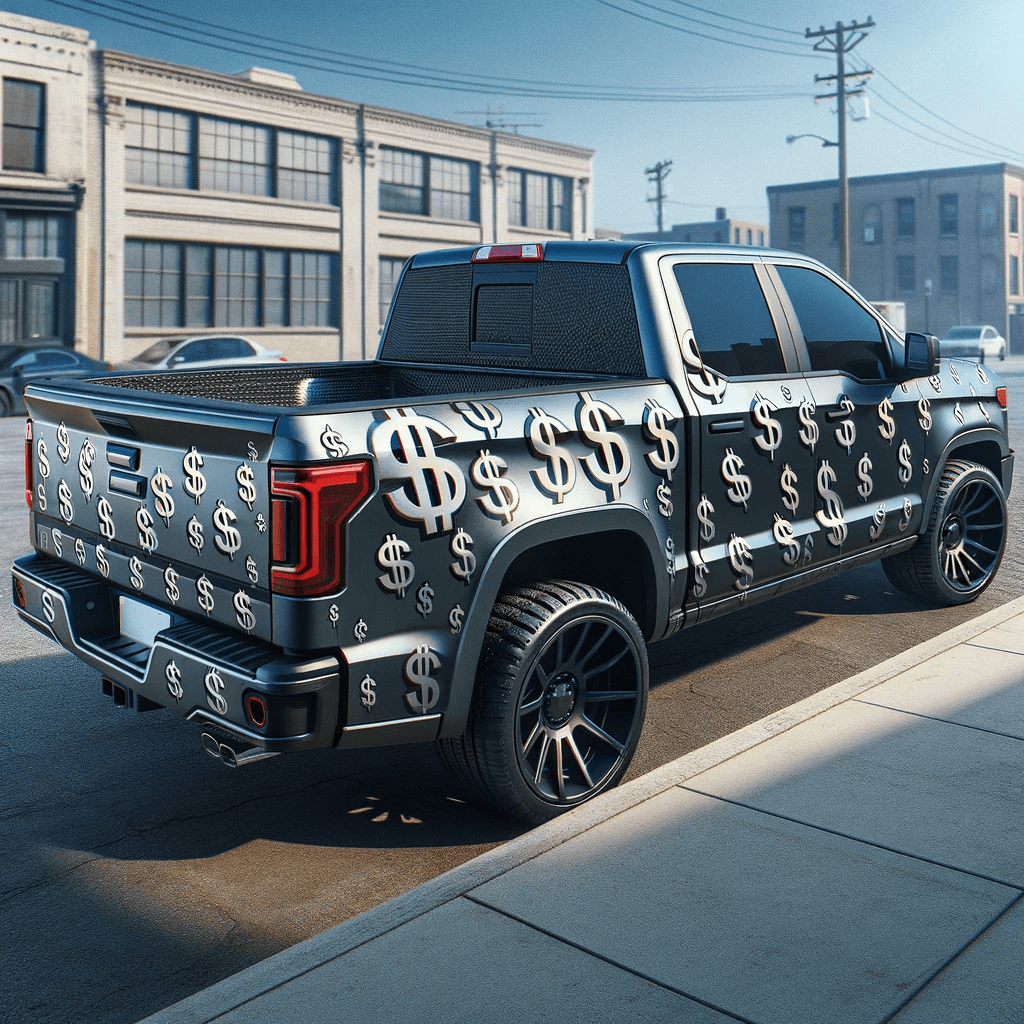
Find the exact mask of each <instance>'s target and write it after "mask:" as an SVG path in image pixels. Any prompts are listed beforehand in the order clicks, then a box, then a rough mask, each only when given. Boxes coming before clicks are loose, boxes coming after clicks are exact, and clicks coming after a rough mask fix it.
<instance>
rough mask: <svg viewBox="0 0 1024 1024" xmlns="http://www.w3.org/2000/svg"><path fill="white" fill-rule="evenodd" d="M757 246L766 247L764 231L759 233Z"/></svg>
mask: <svg viewBox="0 0 1024 1024" xmlns="http://www.w3.org/2000/svg"><path fill="white" fill-rule="evenodd" d="M757 244H758V245H764V232H763V231H758V233H757Z"/></svg>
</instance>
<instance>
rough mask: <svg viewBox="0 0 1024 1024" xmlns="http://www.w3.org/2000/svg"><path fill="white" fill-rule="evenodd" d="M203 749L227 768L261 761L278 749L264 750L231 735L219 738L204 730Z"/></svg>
mask: <svg viewBox="0 0 1024 1024" xmlns="http://www.w3.org/2000/svg"><path fill="white" fill-rule="evenodd" d="M202 743H203V750H205V751H206V752H207V753H208V754H209V755H210V756H211V757H215V758H216V759H217V760H218V761H220V762H221V763H222V764H225V765H227V766H228V768H240V767H241V766H242V765H243V764H250V763H251V762H253V761H262V760H263V759H264V758H267V757H274V756H275V755H276V754H277V753H278V751H276V750H264V749H263V748H262V747H257V746H255V745H253V744H251V743H245V742H243V741H242V740H236V739H234V738H233V737H225V738H221V737H218V736H215V735H214V734H213V733H212V732H204V733H203V735H202Z"/></svg>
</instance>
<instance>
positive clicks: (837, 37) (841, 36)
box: [804, 15, 875, 280]
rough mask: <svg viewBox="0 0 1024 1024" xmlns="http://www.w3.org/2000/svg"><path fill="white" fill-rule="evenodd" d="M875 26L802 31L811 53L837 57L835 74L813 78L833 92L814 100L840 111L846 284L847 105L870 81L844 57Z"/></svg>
mask: <svg viewBox="0 0 1024 1024" xmlns="http://www.w3.org/2000/svg"><path fill="white" fill-rule="evenodd" d="M874 26H875V23H874V21H872V19H871V17H870V15H869V16H868V20H867V21H865V22H863V23H857V22H854V23H853V24H852V25H844V24H843V23H842V22H841V21H837V22H836V27H835V28H825V26H824V25H822V26H821V28H819V29H818V31H817V32H812V31H811V30H810V29H805V31H804V38H806V39H817V40H818V41H817V42H816V43H815V44H814V49H815V50H819V51H821V52H822V53H834V54H835V55H836V73H835V74H834V75H815V76H814V81H815V82H816V83H820V82H835V83H836V91H835V92H830V93H826V94H825V95H823V96H816V97H815V99H816V100H830V99H833V98H834V99H835V100H836V103H837V105H838V107H839V111H838V115H839V273H840V274H841V275H842V276H843V278H845V279H846V280H849V278H850V180H849V177H848V175H847V170H846V101H847V99H848V98H849V97H851V96H860V95H862V94H863V92H864V83H865V82H866V81H867V80H868V79H869V78H870V77H871V75H872V72H871V71H850V72H847V70H846V62H845V59H844V58H845V56H846V54H848V53H849V52H850V50H852V49H853V48H854V47H855V46H856V45H857V44H858V43H859V42H860V41H861V40H862V39H863V38H864V37H865V36H866V35H867V32H866V31H865V29H869V28H874ZM848 78H850V79H853V80H854V83H853V84H854V88H853V89H849V90H848V89H847V88H846V80H847V79H848Z"/></svg>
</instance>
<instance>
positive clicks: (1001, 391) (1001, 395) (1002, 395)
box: [996, 387, 1006, 409]
mask: <svg viewBox="0 0 1024 1024" xmlns="http://www.w3.org/2000/svg"><path fill="white" fill-rule="evenodd" d="M996 401H997V402H998V403H999V404H1000V406H1002V408H1004V409H1005V408H1006V388H1005V387H1002V388H996Z"/></svg>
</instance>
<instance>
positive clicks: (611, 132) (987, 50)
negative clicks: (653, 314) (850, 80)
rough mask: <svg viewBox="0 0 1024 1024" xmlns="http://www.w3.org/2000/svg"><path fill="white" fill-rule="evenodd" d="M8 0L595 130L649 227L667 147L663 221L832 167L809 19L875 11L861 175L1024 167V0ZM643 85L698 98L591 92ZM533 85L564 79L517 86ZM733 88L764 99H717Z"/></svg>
mask: <svg viewBox="0 0 1024 1024" xmlns="http://www.w3.org/2000/svg"><path fill="white" fill-rule="evenodd" d="M0 2H2V6H3V7H4V8H5V9H6V10H9V11H14V12H17V13H20V14H26V15H30V16H33V17H37V18H45V19H47V20H50V21H57V22H61V23H63V24H69V25H76V26H79V27H83V28H86V29H87V30H88V31H89V32H90V34H91V36H92V37H93V39H94V40H95V41H96V44H97V46H98V47H99V48H101V49H117V50H125V51H128V52H131V53H138V54H143V55H146V56H151V57H156V58H160V59H163V60H169V61H174V62H178V63H182V64H190V65H193V66H197V67H203V68H211V69H213V70H218V71H225V72H233V71H238V70H241V69H244V68H248V67H251V66H253V65H256V66H260V67H272V68H277V69H279V70H282V71H288V72H290V73H292V74H294V75H295V76H296V78H297V79H298V80H299V82H300V84H301V85H302V87H303V88H304V89H306V90H307V91H309V92H316V93H323V94H326V95H331V96H338V97H343V98H345V99H349V100H353V101H356V102H363V103H371V104H378V105H381V106H388V107H394V108H397V109H400V110H409V111H414V112H417V113H422V114H428V115H431V116H435V117H442V118H447V119H451V120H456V121H465V122H468V123H477V124H480V123H483V121H484V119H485V117H486V116H487V112H488V111H490V112H491V116H492V119H500V118H501V117H502V116H504V120H505V122H506V123H517V122H518V123H520V124H522V125H523V127H521V128H520V129H519V130H520V132H521V133H522V134H525V135H535V136H538V137H540V138H548V139H555V140H558V141H563V142H569V143H573V144H576V145H581V146H586V147H589V148H591V149H593V150H595V160H594V215H595V216H594V220H595V223H596V224H597V225H598V226H601V227H611V228H617V229H619V230H651V229H653V227H654V206H653V204H652V203H649V202H647V201H646V198H647V196H648V195H651V194H653V193H652V188H651V186H650V185H649V184H648V182H647V180H646V177H645V174H644V169H645V168H647V167H651V166H653V165H654V164H655V163H656V162H658V161H659V160H671V161H672V169H671V172H670V174H669V176H668V178H667V179H666V186H667V189H668V198H669V202H668V204H667V205H666V207H665V219H666V223H680V222H683V221H692V220H707V219H711V218H712V217H713V216H714V209H715V207H717V206H725V207H726V208H727V209H728V211H729V213H730V215H732V216H736V217H741V218H744V219H752V220H761V221H767V203H766V199H765V188H766V186H768V185H774V184H784V183H787V182H795V181H809V180H818V179H823V178H834V177H835V176H836V150H835V149H833V148H824V147H823V146H822V145H821V143H820V142H819V141H817V140H815V139H802V140H800V141H798V142H796V143H795V144H793V145H787V144H786V141H785V139H786V136H787V135H797V134H800V133H816V134H819V135H822V136H824V137H826V138H828V139H835V138H836V116H835V106H834V101H822V102H819V103H815V101H814V95H815V92H816V91H819V92H824V91H830V90H829V89H828V88H826V87H824V86H820V87H816V86H815V84H814V76H815V75H816V74H818V75H827V74H831V73H834V72H835V58H834V57H832V56H831V55H815V54H814V53H813V51H812V48H811V46H812V43H811V42H809V41H807V40H805V39H804V38H803V32H804V30H805V29H806V28H810V29H811V30H812V31H813V30H817V29H818V28H819V27H820V26H822V25H824V26H825V27H834V25H835V23H836V22H837V21H840V20H841V21H844V22H845V23H850V22H853V21H858V22H865V21H867V20H868V17H869V16H871V17H872V18H873V19H874V21H875V23H876V24H875V27H874V28H872V29H871V30H870V31H869V33H868V35H867V38H865V39H864V40H863V41H862V42H861V43H860V44H859V45H858V46H857V47H856V48H855V49H854V50H853V51H852V52H851V53H850V54H849V55H848V56H847V69H848V70H852V69H860V68H863V67H874V68H875V69H876V71H877V72H878V74H876V76H875V77H874V78H873V79H872V80H871V81H870V82H869V84H868V94H869V97H870V99H869V107H870V113H871V116H870V117H869V118H868V119H867V120H863V121H858V122H852V123H850V125H849V143H850V145H849V168H850V174H851V176H853V175H858V174H881V173H889V172H895V171H913V170H923V169H927V168H937V167H949V166H958V165H965V164H985V163H995V162H1001V161H1003V160H1006V161H1009V162H1011V163H1016V164H1017V165H1024V75H1022V73H1021V67H1022V64H1021V54H1022V53H1024V4H1022V3H1021V2H1020V0H974V2H973V3H972V4H971V5H970V6H968V5H966V4H954V3H952V2H951V0H933V2H930V3H926V2H922V0H902V2H901V0H881V2H877V0H873V2H871V3H869V4H867V5H866V7H865V9H863V10H861V9H858V8H857V7H856V6H853V7H851V6H850V5H849V4H848V3H844V4H843V5H842V6H840V5H837V4H836V3H834V2H833V0H816V2H813V3H812V2H809V0H778V2H776V3H773V4H765V3H763V2H758V0H693V2H692V3H689V2H686V3H684V2H683V0H603V2H602V0H519V2H517V3H510V2H508V0H502V2H498V0H419V2H414V0H388V2H382V3H369V2H351V0H349V2H340V3H339V2H334V3H326V2H324V0H309V2H306V3H294V4H282V3H281V2H280V0H246V2H244V3H242V2H237V0H205V2H199V0H177V2H176V3H175V5H173V7H170V8H167V7H164V10H165V11H167V13H160V7H161V6H163V5H160V4H159V2H158V0H136V2H134V3H131V4H130V3H129V2H128V0H61V2H60V3H58V2H57V0H30V2H20V0H0ZM147 5H148V9H147ZM171 10H173V12H174V13H173V14H171V13H170V11H171ZM182 17H184V18H191V19H196V22H203V23H206V24H205V25H200V24H197V23H196V22H191V23H190V22H183V21H182V20H181V19H182ZM114 19H120V21H129V22H132V23H133V25H126V24H122V23H119V21H118V20H114ZM157 19H164V20H165V21H167V22H174V23H175V25H171V24H163V25H161V24H157ZM685 19H691V20H685ZM146 24H148V25H149V28H148V29H147V28H144V27H142V26H144V25H146ZM211 26H224V29H220V28H215V27H211ZM670 26H672V27H670ZM156 29H159V30H162V32H163V33H164V34H161V33H160V32H158V31H154V30H156ZM231 30H234V31H233V32H232V31H231ZM239 31H241V32H245V33H252V34H253V35H254V36H260V37H264V38H263V39H256V38H253V37H252V36H249V37H246V36H239V35H238V32H239ZM167 33H173V34H175V35H178V36H182V35H184V36H189V37H190V38H189V39H182V38H174V37H173V36H172V35H168V34H167ZM694 33H699V35H698V34H694ZM216 36H220V38H215V37H216ZM710 37H713V38H710ZM268 40H276V41H277V43H276V44H275V43H274V42H268ZM726 40H727V41H728V42H727V41H726ZM210 44H216V45H210ZM736 44H742V45H736ZM218 46H219V47H225V48H228V49H229V50H230V51H232V52H226V50H225V49H223V48H217V47H218ZM311 47H319V48H320V52H311V51H310V49H309V48H311ZM286 50H288V51H289V52H285V51H286ZM770 50H783V51H785V52H784V53H778V52H765V51H770ZM325 51H333V52H332V53H327V52H325ZM338 53H343V54H347V55H349V56H348V57H345V58H342V59H344V60H346V61H348V65H347V70H348V71H349V72H354V71H358V70H360V69H358V68H354V67H353V66H352V65H353V64H358V63H360V61H361V62H362V63H363V64H364V65H365V66H364V68H363V69H362V71H361V74H362V75H364V76H374V77H357V76H356V75H354V74H352V73H349V74H343V73H339V72H340V71H342V70H346V68H342V67H340V66H339V65H338V64H337V63H336V62H337V60H338V59H339V58H338V56H337V54H338ZM352 58H355V59H354V60H353V59H352ZM325 59H326V60H329V61H331V62H332V64H331V67H333V68H335V69H336V70H329V69H328V68H327V67H326V66H325V63H324V61H325ZM379 62H393V63H384V64H382V63H379ZM303 64H305V65H310V64H312V65H317V67H310V66H302V65H303ZM401 64H404V65H415V66H416V67H417V68H418V69H423V70H422V71H421V73H422V74H426V75H429V76H430V77H431V78H432V79H433V80H434V81H435V82H436V84H439V85H447V86H452V85H455V84H458V83H460V82H466V81H467V80H469V81H471V82H475V83H477V87H478V88H479V91H477V92H464V91H454V90H452V89H450V88H428V87H426V86H424V85H423V84H412V83H410V82H409V81H396V80H395V79H396V78H397V77H399V75H398V72H400V71H409V70H411V69H410V68H408V67H405V68H399V67H397V66H396V65H401ZM555 86H564V87H565V88H555ZM638 88H643V89H646V90H649V91H650V90H665V91H671V92H673V93H674V94H675V96H676V97H677V98H678V97H684V98H685V99H686V101H685V102H681V101H674V102H653V101H652V99H651V98H650V97H647V98H645V99H629V100H619V99H596V98H592V97H593V94H594V93H595V92H603V93H605V94H606V95H612V96H616V97H621V96H624V95H629V94H635V90H637V89H638ZM525 90H533V91H534V92H536V91H538V90H539V91H543V92H547V93H549V94H550V93H552V92H558V93H561V94H562V95H560V96H554V95H545V96H537V95H526V96H522V95H516V92H517V91H525ZM737 92H742V93H743V94H744V95H754V96H756V97H758V98H757V99H754V100H746V101H736V100H729V101H722V100H721V97H722V96H724V95H735V94H736V93H737ZM584 93H586V94H587V95H583V94H584ZM659 95H663V93H659ZM695 97H696V99H695ZM501 110H503V111H504V115H501V114H500V113H498V112H499V111H501ZM854 112H855V113H857V114H860V113H863V111H862V110H861V109H860V106H859V105H858V107H857V110H855V111H854ZM940 133H941V134H940Z"/></svg>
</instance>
